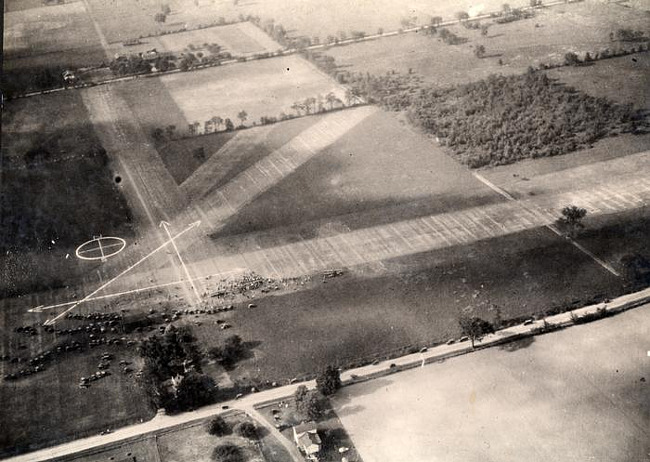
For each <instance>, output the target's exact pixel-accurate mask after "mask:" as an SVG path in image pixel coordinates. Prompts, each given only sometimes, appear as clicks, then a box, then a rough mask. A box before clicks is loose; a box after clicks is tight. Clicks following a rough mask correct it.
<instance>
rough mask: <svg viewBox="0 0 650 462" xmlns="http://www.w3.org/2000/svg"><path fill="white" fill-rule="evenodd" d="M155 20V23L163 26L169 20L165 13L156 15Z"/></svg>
mask: <svg viewBox="0 0 650 462" xmlns="http://www.w3.org/2000/svg"><path fill="white" fill-rule="evenodd" d="M153 19H154V21H156V22H159V23H161V24H162V23H163V22H165V21H166V20H167V16H166V15H165V13H156V14H155V15H154V17H153Z"/></svg>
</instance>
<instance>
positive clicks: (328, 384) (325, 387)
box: [316, 366, 342, 396]
mask: <svg viewBox="0 0 650 462" xmlns="http://www.w3.org/2000/svg"><path fill="white" fill-rule="evenodd" d="M341 386H342V383H341V373H340V372H339V370H338V369H337V368H336V367H334V366H327V367H326V368H325V370H324V371H322V372H321V373H320V374H318V377H316V388H317V389H318V391H320V392H321V393H322V394H323V395H324V396H329V395H333V394H334V393H336V391H337V390H338V389H339V388H341Z"/></svg>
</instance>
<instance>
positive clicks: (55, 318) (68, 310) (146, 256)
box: [45, 221, 201, 325]
mask: <svg viewBox="0 0 650 462" xmlns="http://www.w3.org/2000/svg"><path fill="white" fill-rule="evenodd" d="M200 224H201V222H200V221H199V222H194V223H192V224H190V225H189V226H188V227H187V228H185V229H184V230H183V231H181V232H180V233H178V234H176V235H175V236H174V237H171V238H170V240H168V241H166V242H163V243H162V244H161V245H159V246H158V247H156V248H155V249H154V250H152V251H151V252H149V253H148V254H147V255H145V256H144V257H142V258H140V260H138V261H137V262H135V263H134V264H133V265H131V266H129V267H128V268H126V269H125V270H124V271H122V272H121V273H119V274H118V275H117V276H115V277H113V278H112V279H110V280H109V281H108V282H106V283H104V284H102V285H101V286H99V288H97V289H95V290H94V291H92V292H91V293H90V294H88V295H86V296H85V297H84V298H82V299H81V300H79V301H77V302H75V303H74V304H73V305H72V306H71V307H70V308H68V309H67V310H65V311H64V312H63V313H61V314H59V315H58V316H56V317H54V318H53V319H48V320H47V321H46V322H45V325H52V324H54V323H55V322H56V321H57V320H59V319H61V317H63V316H65V315H66V314H67V313H69V312H70V311H72V310H73V309H75V308H76V307H77V306H79V305H80V304H82V303H84V302H85V301H87V300H88V299H89V298H90V297H92V296H94V295H95V294H96V293H98V292H100V291H101V290H103V289H105V288H106V287H108V286H109V285H111V284H112V283H113V282H114V281H116V280H118V279H119V278H120V277H122V276H123V275H125V274H126V273H128V272H129V271H131V270H132V269H133V268H135V267H136V266H138V265H140V264H141V263H142V262H144V261H146V260H147V259H148V258H149V257H151V256H152V255H154V254H155V253H157V252H158V251H160V250H162V249H164V248H165V247H166V246H167V245H169V244H170V243H173V242H174V240H176V239H178V238H179V237H180V236H182V235H183V234H185V233H186V232H188V231H189V230H191V229H192V228H195V227H197V226H199V225H200Z"/></svg>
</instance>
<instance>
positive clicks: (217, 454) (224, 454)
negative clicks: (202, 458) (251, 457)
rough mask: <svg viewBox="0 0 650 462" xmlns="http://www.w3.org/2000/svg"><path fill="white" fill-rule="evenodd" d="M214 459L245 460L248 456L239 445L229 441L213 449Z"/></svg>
mask: <svg viewBox="0 0 650 462" xmlns="http://www.w3.org/2000/svg"><path fill="white" fill-rule="evenodd" d="M212 460H213V461H214V462H245V460H246V457H245V456H244V453H243V452H242V450H241V449H240V448H239V446H237V445H235V444H232V443H227V444H221V445H219V446H217V447H216V448H214V449H213V450H212Z"/></svg>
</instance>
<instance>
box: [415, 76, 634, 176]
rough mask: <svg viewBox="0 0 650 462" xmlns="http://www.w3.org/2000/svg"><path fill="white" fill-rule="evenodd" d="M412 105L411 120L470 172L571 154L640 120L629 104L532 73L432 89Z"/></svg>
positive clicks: (416, 99) (421, 94) (493, 77)
mask: <svg viewBox="0 0 650 462" xmlns="http://www.w3.org/2000/svg"><path fill="white" fill-rule="evenodd" d="M410 101H411V102H412V104H411V107H410V109H409V113H408V116H409V118H410V120H411V121H412V122H413V123H414V124H416V125H418V126H420V127H422V128H423V129H424V130H425V131H427V132H429V133H431V134H434V135H436V136H437V137H438V138H439V139H441V142H442V143H444V144H445V145H447V146H449V147H450V148H451V149H452V150H453V152H454V153H455V154H456V155H457V156H458V157H459V158H460V160H461V161H462V162H464V163H466V164H467V165H469V166H470V167H481V166H484V165H500V164H508V163H512V162H515V161H517V160H520V159H525V158H534V157H547V156H554V155H560V154H564V153H567V152H571V151H574V150H576V149H578V148H580V147H582V146H587V145H589V144H590V143H593V142H595V141H596V140H598V139H601V138H603V137H606V136H608V135H610V134H611V133H615V132H626V131H633V130H635V129H636V126H637V124H638V123H639V118H638V117H637V115H636V113H634V112H633V111H632V108H631V107H630V106H622V105H617V104H613V103H610V102H608V101H607V100H606V99H604V98H595V97H592V96H589V95H586V94H583V93H579V92H577V91H575V90H574V89H572V88H568V87H564V86H561V85H556V84H553V83H552V82H551V81H550V79H549V78H548V77H547V76H546V74H544V73H542V72H535V71H534V70H532V69H530V70H529V72H528V73H526V74H524V75H516V76H508V77H504V76H490V77H489V78H487V79H485V80H481V81H478V82H475V83H470V84H466V85H461V86H457V87H454V88H451V89H445V90H437V89H433V88H425V89H422V90H420V92H419V93H418V95H417V98H412V99H411V100H410Z"/></svg>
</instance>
